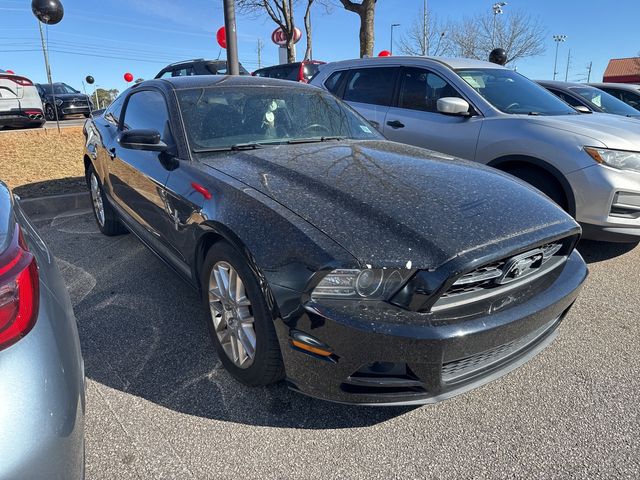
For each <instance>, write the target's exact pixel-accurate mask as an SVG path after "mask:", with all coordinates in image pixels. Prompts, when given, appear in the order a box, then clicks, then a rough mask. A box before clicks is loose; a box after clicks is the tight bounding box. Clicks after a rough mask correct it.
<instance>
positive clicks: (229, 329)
mask: <svg viewBox="0 0 640 480" xmlns="http://www.w3.org/2000/svg"><path fill="white" fill-rule="evenodd" d="M209 307H210V309H211V318H212V320H213V326H214V330H215V332H216V336H217V337H218V341H219V342H220V345H222V348H223V350H224V352H225V354H226V355H227V356H228V357H229V359H230V360H231V361H232V362H233V363H234V365H235V366H236V367H238V368H243V369H244V368H249V367H250V366H251V365H252V364H253V361H254V359H255V355H256V331H255V324H254V318H253V310H252V307H251V302H250V301H249V298H248V297H247V292H246V289H245V286H244V283H243V282H242V279H241V278H240V276H239V275H238V272H237V271H236V270H235V269H234V268H233V267H232V266H231V265H230V264H229V263H227V262H224V261H219V262H217V263H216V264H215V265H214V266H213V268H212V269H211V275H210V276H209Z"/></svg>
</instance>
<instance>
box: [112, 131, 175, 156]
mask: <svg viewBox="0 0 640 480" xmlns="http://www.w3.org/2000/svg"><path fill="white" fill-rule="evenodd" d="M118 143H119V144H120V146H122V148H129V149H131V150H149V151H151V152H164V151H165V150H167V148H169V147H168V146H167V144H166V143H164V142H163V141H162V140H160V132H158V131H156V130H147V129H142V128H140V129H133V130H125V131H124V132H122V133H120V135H118Z"/></svg>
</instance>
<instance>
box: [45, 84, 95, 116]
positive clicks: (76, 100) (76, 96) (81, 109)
mask: <svg viewBox="0 0 640 480" xmlns="http://www.w3.org/2000/svg"><path fill="white" fill-rule="evenodd" d="M36 88H37V89H38V93H39V94H40V98H41V99H42V106H43V107H44V115H45V117H46V119H47V120H55V119H56V109H57V110H58V119H60V120H62V119H63V118H64V117H66V116H67V115H84V116H85V117H87V118H89V115H90V114H91V110H92V109H93V104H92V103H91V100H90V99H89V97H88V96H87V95H85V94H84V93H80V92H79V91H78V90H76V89H75V88H73V87H70V86H69V85H67V84H66V83H37V84H36Z"/></svg>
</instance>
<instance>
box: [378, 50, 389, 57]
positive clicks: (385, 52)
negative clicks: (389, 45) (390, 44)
mask: <svg viewBox="0 0 640 480" xmlns="http://www.w3.org/2000/svg"><path fill="white" fill-rule="evenodd" d="M378 56H379V57H390V56H391V52H390V51H389V50H382V51H381V52H380V53H379V54H378Z"/></svg>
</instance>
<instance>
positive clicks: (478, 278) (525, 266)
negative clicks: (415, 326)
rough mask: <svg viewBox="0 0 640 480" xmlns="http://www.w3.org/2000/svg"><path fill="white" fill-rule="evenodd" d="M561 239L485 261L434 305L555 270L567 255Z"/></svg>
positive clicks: (445, 304)
mask: <svg viewBox="0 0 640 480" xmlns="http://www.w3.org/2000/svg"><path fill="white" fill-rule="evenodd" d="M562 246H563V245H562V244H561V243H548V244H545V245H542V246H541V247H538V248H535V249H533V250H530V251H528V252H525V253H522V254H520V255H516V256H514V257H510V258H507V259H504V260H500V261H497V262H494V263H491V264H489V265H483V266H482V267H479V268H476V269H475V270H472V271H471V272H468V273H465V274H464V275H462V276H461V277H460V278H458V279H457V280H456V281H455V282H454V283H453V284H452V285H451V286H450V287H449V289H447V291H446V292H444V293H443V294H442V296H441V297H440V298H439V299H438V301H437V302H436V303H435V305H434V309H438V308H444V307H450V306H456V305H459V304H461V303H466V302H467V301H474V300H477V299H478V297H479V296H484V294H488V293H493V292H494V291H495V293H497V292H498V291H502V290H503V289H504V288H507V286H509V285H510V284H514V285H515V284H522V283H525V282H526V281H527V280H530V279H533V278H538V277H539V276H540V275H543V274H544V273H546V272H548V271H550V270H552V269H553V268H554V267H556V266H558V265H559V264H560V263H562V261H563V260H564V259H565V258H566V256H565V255H560V254H559V253H560V252H561V251H562V250H563V249H562Z"/></svg>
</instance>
